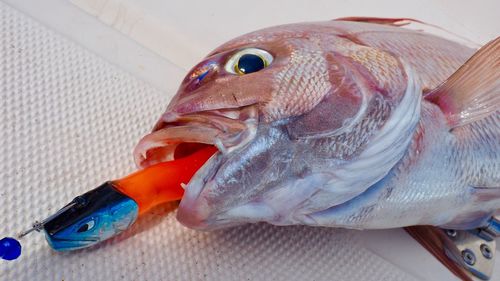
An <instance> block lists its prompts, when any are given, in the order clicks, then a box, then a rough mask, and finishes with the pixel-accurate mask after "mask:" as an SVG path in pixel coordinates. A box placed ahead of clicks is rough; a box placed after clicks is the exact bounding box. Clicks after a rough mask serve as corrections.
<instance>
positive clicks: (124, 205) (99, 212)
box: [44, 183, 139, 251]
mask: <svg viewBox="0 0 500 281" xmlns="http://www.w3.org/2000/svg"><path fill="white" fill-rule="evenodd" d="M138 210H139V207H138V205H137V203H136V202H135V201H133V200H132V199H131V198H129V197H128V196H126V195H124V194H122V193H120V192H119V191H117V190H116V189H115V188H114V187H113V186H112V185H111V184H110V183H105V184H103V185H101V186H100V187H98V188H96V189H93V190H91V191H89V192H87V193H85V194H83V195H80V196H78V197H77V198H75V200H73V201H72V202H71V203H70V204H68V205H67V206H66V207H64V208H62V209H61V210H60V211H59V212H58V213H56V214H55V215H54V216H52V217H50V218H49V219H48V220H47V221H46V222H45V223H44V232H45V237H46V239H47V241H48V243H49V245H50V246H51V247H52V248H53V249H54V250H56V251H70V250H76V249H81V248H86V247H90V246H92V245H94V244H97V243H99V242H101V241H104V240H106V239H108V238H111V237H113V236H115V235H117V234H119V233H121V232H123V231H124V230H125V229H127V228H128V227H129V226H130V225H131V224H132V223H133V222H134V221H135V220H136V218H137V214H138Z"/></svg>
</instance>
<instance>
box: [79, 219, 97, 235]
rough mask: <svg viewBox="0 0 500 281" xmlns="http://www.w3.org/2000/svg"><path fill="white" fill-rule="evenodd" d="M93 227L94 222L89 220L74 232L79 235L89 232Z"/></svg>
mask: <svg viewBox="0 0 500 281" xmlns="http://www.w3.org/2000/svg"><path fill="white" fill-rule="evenodd" d="M94 226H95V220H90V221H88V222H86V223H84V224H82V225H81V226H80V228H78V230H77V231H76V232H78V233H81V232H85V231H89V230H91V229H92V228H94Z"/></svg>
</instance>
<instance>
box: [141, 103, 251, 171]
mask: <svg viewBox="0 0 500 281" xmlns="http://www.w3.org/2000/svg"><path fill="white" fill-rule="evenodd" d="M257 124H258V109H257V106H256V105H249V106H245V107H242V108H235V109H218V110H210V111H202V112H197V113H191V114H184V115H179V114H177V113H175V112H172V111H167V112H166V113H165V114H163V115H162V117H161V118H160V120H159V121H158V122H157V123H156V125H155V127H154V128H153V131H152V132H151V133H150V134H148V135H146V136H145V137H143V138H142V139H141V140H140V141H139V143H138V144H137V146H136V147H135V149H134V160H135V163H136V165H137V166H138V167H140V168H147V167H149V166H151V165H154V164H157V163H161V162H166V161H172V160H174V159H178V158H182V157H184V156H187V155H189V154H192V153H194V152H196V151H198V150H199V149H201V148H202V147H204V146H206V145H213V146H215V147H217V149H218V150H219V152H218V153H222V154H227V153H230V152H232V151H234V150H236V149H238V148H240V147H242V146H244V145H245V144H247V143H248V142H250V141H251V140H252V139H253V137H254V136H255V134H256V131H257Z"/></svg>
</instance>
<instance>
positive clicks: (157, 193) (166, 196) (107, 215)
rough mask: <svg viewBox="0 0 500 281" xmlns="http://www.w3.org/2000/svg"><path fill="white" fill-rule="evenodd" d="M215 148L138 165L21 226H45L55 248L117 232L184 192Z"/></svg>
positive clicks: (80, 244)
mask: <svg viewBox="0 0 500 281" xmlns="http://www.w3.org/2000/svg"><path fill="white" fill-rule="evenodd" d="M215 152H216V148H214V147H213V146H206V147H203V148H200V150H197V151H195V152H194V153H192V154H190V155H185V156H184V157H181V158H179V159H177V160H174V161H169V162H163V163H159V164H156V165H153V166H151V167H149V168H147V169H144V170H140V171H138V172H136V173H133V174H131V175H129V176H127V177H124V178H122V179H118V180H113V181H108V182H106V183H104V184H102V185H101V186H99V187H97V188H95V189H93V190H90V191H88V192H86V193H84V194H82V195H80V196H78V197H76V198H75V199H73V200H72V201H71V202H70V203H69V204H67V205H66V206H64V207H63V208H62V209H61V210H59V211H58V212H57V213H55V214H54V215H52V216H50V217H48V218H47V219H45V220H43V221H42V222H36V223H35V224H34V225H33V226H32V228H30V229H28V230H26V231H24V232H22V233H21V234H20V235H19V237H20V238H22V237H23V236H26V235H27V234H29V233H30V232H32V231H41V230H43V231H44V232H45V237H46V239H47V241H48V243H49V244H50V246H51V247H52V248H53V249H54V250H57V251H69V250H76V249H81V248H85V247H89V246H92V245H95V244H97V243H99V242H101V241H104V240H106V239H108V238H110V237H113V236H115V235H117V234H119V233H121V232H123V231H124V230H126V229H127V228H128V227H129V226H130V225H132V224H133V223H134V222H135V221H136V219H137V217H138V216H140V215H141V214H143V213H145V212H147V211H148V210H150V209H151V208H153V207H155V206H157V205H159V204H162V203H165V202H170V201H177V200H180V199H181V198H182V195H183V194H184V189H183V188H182V187H181V186H182V185H183V184H184V183H187V182H189V180H190V179H191V177H192V176H193V174H194V173H195V172H196V171H197V170H198V169H199V168H200V167H201V166H202V165H203V164H204V163H205V162H206V161H207V160H208V158H209V157H210V156H211V155H213V154H214V153H215Z"/></svg>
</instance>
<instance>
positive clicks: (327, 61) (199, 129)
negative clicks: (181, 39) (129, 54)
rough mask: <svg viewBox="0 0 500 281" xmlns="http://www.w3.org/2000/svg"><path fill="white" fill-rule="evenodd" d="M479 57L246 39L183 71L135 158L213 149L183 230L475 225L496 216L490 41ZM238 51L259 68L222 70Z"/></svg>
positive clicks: (361, 38) (285, 36)
mask: <svg viewBox="0 0 500 281" xmlns="http://www.w3.org/2000/svg"><path fill="white" fill-rule="evenodd" d="M481 50H483V49H481ZM481 50H480V51H479V52H478V53H477V55H475V56H474V57H473V59H471V60H469V61H467V60H468V59H469V58H471V56H473V54H474V53H475V52H476V51H477V50H474V49H471V48H468V47H465V46H462V45H460V44H458V43H455V42H452V41H449V40H446V39H443V38H440V37H436V36H433V35H430V34H427V33H424V32H419V31H413V30H409V29H405V28H401V27H397V26H394V25H391V24H374V23H365V22H355V21H348V20H336V21H328V22H313V23H299V24H290V25H283V26H277V27H271V28H267V29H263V30H259V31H256V32H252V33H249V34H246V35H243V36H241V37H238V38H236V39H234V40H231V41H229V42H227V43H225V44H223V45H222V46H220V47H219V48H217V49H216V50H214V51H213V52H212V53H210V54H209V55H208V56H207V57H206V58H204V59H203V60H202V61H201V62H200V63H199V64H198V65H196V66H195V67H194V68H193V69H192V70H191V71H190V72H189V73H188V75H187V76H186V78H185V79H184V81H183V82H182V84H181V85H180V88H179V90H178V92H177V94H176V95H175V97H174V98H173V99H172V101H171V102H170V104H169V105H168V108H167V110H166V112H165V113H164V114H163V115H162V116H161V118H160V120H159V121H158V123H157V124H156V126H155V128H154V130H153V132H152V133H151V134H149V135H147V136H145V137H144V138H143V139H142V140H141V141H140V142H139V144H138V146H137V147H136V150H135V159H136V162H137V164H138V165H139V166H140V167H147V166H149V165H151V164H154V163H156V162H161V161H166V160H169V159H172V158H173V155H174V152H175V150H176V149H178V147H179V146H178V145H179V144H181V143H187V142H193V143H206V144H213V145H216V146H217V147H218V148H219V152H218V153H217V154H216V155H214V156H213V157H212V158H211V159H210V160H209V161H208V162H207V163H206V164H205V165H204V166H203V167H202V168H201V169H200V170H199V171H198V172H197V173H196V175H195V176H194V178H193V179H192V180H191V181H190V182H189V184H188V185H187V186H186V192H185V196H184V198H183V199H182V202H181V204H180V207H179V210H178V214H177V218H178V220H179V221H180V222H181V223H183V224H184V225H186V226H188V227H191V228H195V229H216V228H221V227H227V226H233V225H238V224H243V223H253V222H261V221H264V222H268V223H271V224H276V225H291V224H306V225H314V226H330V227H345V228H356V229H380V228H394V227H405V226H412V225H433V226H440V227H446V228H450V227H451V228H456V229H469V228H473V227H479V226H482V225H483V224H484V223H485V221H486V220H487V219H488V218H490V217H491V216H492V215H495V214H499V213H500V102H499V98H498V97H499V96H500V95H499V94H498V93H499V89H500V86H499V84H498V81H500V78H499V73H500V71H499V63H498V58H499V54H500V51H499V48H498V39H497V41H495V42H494V43H493V44H490V46H489V47H488V48H486V51H484V52H481ZM245 54H250V56H252V58H254V59H256V58H260V59H261V60H264V62H263V63H262V65H264V67H263V68H262V69H260V70H258V71H255V72H252V73H247V74H242V73H238V71H235V70H237V68H239V67H240V66H239V63H242V64H243V62H241V60H242V58H243V55H245ZM486 54H487V55H489V57H490V58H491V59H490V62H488V61H487V60H485V57H486ZM491 61H493V62H491ZM466 62H467V63H466ZM469 62H470V63H469ZM236 63H238V65H236ZM461 66H463V68H461V69H462V70H463V71H457V70H458V69H459V68H460V67H461ZM471 70H474V71H475V72H474V71H472V72H473V73H472V74H471ZM454 73H456V74H454ZM453 75H455V76H456V77H454V78H453ZM450 77H452V78H453V79H452V78H450ZM479 77H484V78H485V79H484V81H485V82H484V83H481V81H482V79H483V78H481V79H479ZM491 77H492V78H491ZM449 78H450V79H449ZM489 78H491V79H489ZM447 80H448V81H454V82H453V83H454V84H453V83H451V82H450V83H446V81H447ZM469 105H471V106H469ZM473 105H474V106H473ZM471 116H472V117H471Z"/></svg>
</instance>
